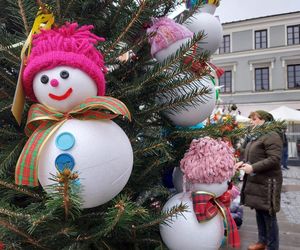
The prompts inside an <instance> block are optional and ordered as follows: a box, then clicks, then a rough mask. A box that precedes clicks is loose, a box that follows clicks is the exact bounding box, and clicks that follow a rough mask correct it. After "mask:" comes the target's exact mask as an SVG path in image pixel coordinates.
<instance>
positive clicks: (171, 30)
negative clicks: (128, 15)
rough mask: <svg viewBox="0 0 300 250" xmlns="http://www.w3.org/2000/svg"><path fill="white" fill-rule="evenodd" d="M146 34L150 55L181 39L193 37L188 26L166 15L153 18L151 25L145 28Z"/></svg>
mask: <svg viewBox="0 0 300 250" xmlns="http://www.w3.org/2000/svg"><path fill="white" fill-rule="evenodd" d="M147 34H148V35H149V42H150V45H151V55H152V56H154V55H155V54H156V53H157V52H159V51H160V50H163V49H165V48H167V47H169V46H170V45H171V44H173V43H175V42H177V41H179V40H181V39H184V38H192V37H193V32H191V31H190V30H189V29H188V28H186V27H184V26H183V25H181V24H179V23H176V22H175V21H174V20H172V19H170V18H167V17H162V18H158V19H153V25H152V26H151V27H150V28H148V29H147Z"/></svg>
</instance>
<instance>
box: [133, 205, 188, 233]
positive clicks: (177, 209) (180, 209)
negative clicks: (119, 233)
mask: <svg viewBox="0 0 300 250" xmlns="http://www.w3.org/2000/svg"><path fill="white" fill-rule="evenodd" d="M187 209H188V207H187V205H184V204H182V203H180V204H179V205H178V206H174V207H172V208H171V209H170V210H169V211H167V212H165V213H163V214H162V216H161V217H160V218H158V219H156V220H153V221H151V222H149V223H145V224H142V225H139V226H135V225H132V228H133V230H134V231H138V230H144V229H146V228H149V227H153V226H155V225H159V224H161V223H167V222H169V221H170V220H171V219H172V218H173V217H177V216H178V214H180V215H182V216H183V214H182V213H184V212H187Z"/></svg>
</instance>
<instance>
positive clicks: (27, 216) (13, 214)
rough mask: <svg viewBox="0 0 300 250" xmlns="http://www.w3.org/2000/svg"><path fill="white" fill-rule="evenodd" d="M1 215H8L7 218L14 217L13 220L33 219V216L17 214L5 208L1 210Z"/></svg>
mask: <svg viewBox="0 0 300 250" xmlns="http://www.w3.org/2000/svg"><path fill="white" fill-rule="evenodd" d="M0 214H2V215H7V216H9V217H13V218H18V219H26V220H29V219H31V215H29V214H24V212H22V213H17V212H14V211H10V210H8V209H5V208H0Z"/></svg>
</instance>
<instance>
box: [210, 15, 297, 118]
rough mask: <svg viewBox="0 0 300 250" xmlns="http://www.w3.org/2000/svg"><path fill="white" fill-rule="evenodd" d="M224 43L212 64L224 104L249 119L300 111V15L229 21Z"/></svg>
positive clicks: (213, 57)
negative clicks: (259, 113) (218, 71)
mask: <svg viewBox="0 0 300 250" xmlns="http://www.w3.org/2000/svg"><path fill="white" fill-rule="evenodd" d="M222 26H223V35H224V36H223V42H222V45H221V47H220V49H219V50H218V52H216V53H215V54H214V55H213V56H212V62H213V63H214V64H215V65H217V66H219V67H222V68H223V69H224V70H225V73H224V75H223V76H222V77H221V78H220V81H219V84H220V85H223V88H222V89H221V93H222V94H221V100H222V103H223V104H224V105H229V104H233V103H235V104H236V105H237V106H238V108H239V110H240V111H241V114H242V115H244V116H247V115H248V114H249V112H251V111H253V110H257V109H264V110H267V111H270V110H273V109H275V108H278V107H280V106H282V105H285V106H288V107H290V108H294V109H299V110H300V36H299V31H300V12H293V13H286V14H279V15H273V16H266V17H260V18H253V19H247V20H242V21H235V22H230V23H224V24H222Z"/></svg>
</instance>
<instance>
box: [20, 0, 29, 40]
mask: <svg viewBox="0 0 300 250" xmlns="http://www.w3.org/2000/svg"><path fill="white" fill-rule="evenodd" d="M18 5H19V12H20V15H21V17H22V20H23V23H24V28H25V31H26V35H27V36H28V35H29V33H30V28H29V25H28V22H27V18H26V14H25V9H24V6H23V1H22V0H18Z"/></svg>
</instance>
